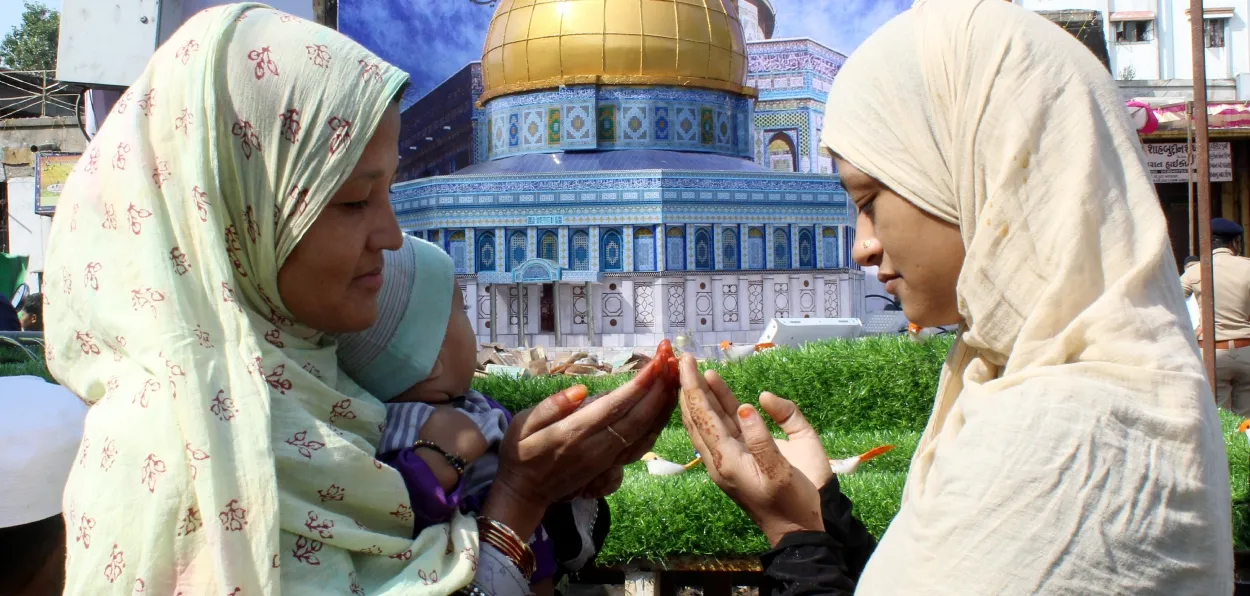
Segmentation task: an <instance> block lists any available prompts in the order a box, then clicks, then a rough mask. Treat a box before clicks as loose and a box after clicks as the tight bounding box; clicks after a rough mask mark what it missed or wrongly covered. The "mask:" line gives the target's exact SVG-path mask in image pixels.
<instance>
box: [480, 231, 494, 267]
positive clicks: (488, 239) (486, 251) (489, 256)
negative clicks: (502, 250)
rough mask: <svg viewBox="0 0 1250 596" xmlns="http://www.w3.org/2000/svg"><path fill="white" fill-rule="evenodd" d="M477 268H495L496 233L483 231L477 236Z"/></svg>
mask: <svg viewBox="0 0 1250 596" xmlns="http://www.w3.org/2000/svg"><path fill="white" fill-rule="evenodd" d="M477 270H478V271H494V270H495V235H494V234H492V233H490V232H483V233H481V234H479V235H478V237H477Z"/></svg>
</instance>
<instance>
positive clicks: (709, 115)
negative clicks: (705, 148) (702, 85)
mask: <svg viewBox="0 0 1250 596" xmlns="http://www.w3.org/2000/svg"><path fill="white" fill-rule="evenodd" d="M715 142H716V119H715V117H714V116H713V111H712V108H700V109H699V143H701V144H703V145H711V144H713V143H715Z"/></svg>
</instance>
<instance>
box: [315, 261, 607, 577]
mask: <svg viewBox="0 0 1250 596" xmlns="http://www.w3.org/2000/svg"><path fill="white" fill-rule="evenodd" d="M385 259H386V266H385V276H384V277H385V281H384V282H383V284H382V289H381V291H380V293H379V296H378V319H377V322H375V323H374V325H373V327H370V328H369V329H367V330H365V331H363V332H360V333H353V334H347V335H340V336H338V337H337V340H338V342H339V365H340V366H341V367H342V369H343V371H344V372H346V373H347V374H348V375H350V376H351V377H352V379H354V380H355V381H356V382H357V383H358V384H359V385H360V386H361V387H363V388H364V389H366V390H367V391H369V392H370V393H372V394H373V395H374V396H376V397H377V398H378V399H380V400H382V401H384V402H387V406H386V424H385V426H384V427H383V431H382V437H381V440H380V441H379V443H378V453H377V457H378V460H379V461H381V462H383V463H385V464H387V465H389V466H391V467H393V468H395V469H396V470H398V471H399V473H400V475H401V476H402V477H403V479H404V483H405V485H406V486H407V487H408V494H409V498H410V499H411V501H412V510H413V513H414V514H415V516H416V522H415V524H416V526H415V527H414V528H413V533H414V534H413V535H414V536H415V535H416V533H418V532H420V531H421V530H422V529H424V528H426V527H428V526H430V525H433V524H436V523H440V522H443V521H446V520H447V519H449V518H450V517H451V515H452V514H453V513H454V512H455V511H456V510H457V509H459V510H461V511H464V512H476V511H479V510H480V507H481V505H482V501H483V500H484V499H485V498H486V493H487V492H488V490H489V488H490V485H491V482H492V481H493V480H494V477H495V472H496V470H497V469H498V466H499V457H498V448H499V444H500V442H501V441H502V440H503V436H504V432H505V431H506V430H507V427H508V423H509V422H510V421H511V419H512V414H511V413H510V412H508V411H507V410H506V409H505V408H503V407H502V406H500V405H499V404H497V403H495V402H494V401H493V400H491V399H490V398H488V397H486V396H484V395H482V394H481V393H478V392H476V391H474V390H472V389H471V388H470V385H471V383H472V381H473V374H474V370H475V369H476V363H477V348H478V344H477V337H476V335H475V334H474V332H473V327H472V324H471V323H470V321H469V317H468V315H467V314H466V313H465V308H464V302H463V299H462V297H461V295H460V291H459V289H458V287H457V285H456V283H455V274H454V268H453V264H452V260H451V257H449V256H448V255H447V254H446V253H444V252H443V251H442V250H441V249H439V248H438V247H437V246H435V245H433V244H430V243H428V242H425V241H424V240H418V239H416V238H411V237H406V238H405V243H404V247H403V248H401V249H400V250H398V251H395V252H387V253H385ZM607 527H608V515H607V502H606V501H604V500H603V499H597V500H596V499H574V500H572V501H570V502H567V503H561V504H557V505H555V506H553V507H551V508H549V509H548V511H547V515H546V517H544V519H543V526H541V527H540V528H539V529H538V531H537V532H535V535H534V538H533V540H532V541H531V543H530V547H531V548H532V550H533V551H534V558H535V561H536V563H537V565H536V569H535V571H534V574H533V576H532V577H531V578H530V581H531V586H532V589H533V590H534V592H535V593H537V594H543V593H547V594H550V593H551V592H552V591H553V588H552V585H553V581H554V580H556V579H559V578H558V577H557V576H561V577H562V576H564V575H566V574H568V573H571V572H573V571H576V570H578V569H580V568H581V567H582V566H583V565H585V564H586V563H587V562H589V561H590V560H592V559H593V558H594V556H595V555H596V554H597V552H598V550H599V548H601V547H602V545H603V540H604V538H605V537H606V536H607Z"/></svg>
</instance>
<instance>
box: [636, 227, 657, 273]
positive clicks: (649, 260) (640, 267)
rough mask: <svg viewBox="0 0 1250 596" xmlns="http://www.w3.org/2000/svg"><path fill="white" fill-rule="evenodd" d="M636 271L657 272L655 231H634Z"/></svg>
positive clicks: (646, 229) (641, 229) (647, 229)
mask: <svg viewBox="0 0 1250 596" xmlns="http://www.w3.org/2000/svg"><path fill="white" fill-rule="evenodd" d="M634 271H655V230H652V229H651V228H637V229H635V230H634Z"/></svg>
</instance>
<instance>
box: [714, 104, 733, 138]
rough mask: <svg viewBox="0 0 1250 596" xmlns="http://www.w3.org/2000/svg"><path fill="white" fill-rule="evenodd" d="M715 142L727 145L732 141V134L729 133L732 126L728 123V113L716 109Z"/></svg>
mask: <svg viewBox="0 0 1250 596" xmlns="http://www.w3.org/2000/svg"><path fill="white" fill-rule="evenodd" d="M715 120H716V144H717V145H729V144H732V142H733V136H732V135H731V134H730V133H732V132H733V130H731V129H732V128H733V127H732V126H731V125H730V123H729V114H726V113H725V112H722V111H720V110H717V111H716V118H715Z"/></svg>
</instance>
